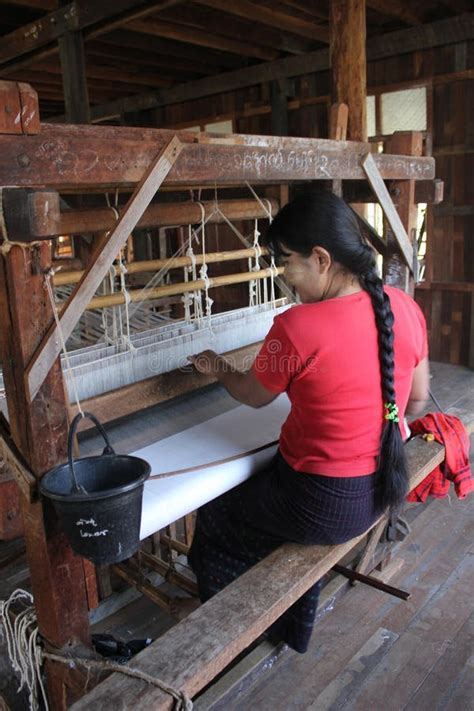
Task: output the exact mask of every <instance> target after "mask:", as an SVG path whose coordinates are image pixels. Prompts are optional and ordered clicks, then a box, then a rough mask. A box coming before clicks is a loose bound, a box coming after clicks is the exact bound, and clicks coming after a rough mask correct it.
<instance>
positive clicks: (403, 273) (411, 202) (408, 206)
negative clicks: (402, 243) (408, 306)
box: [383, 131, 423, 296]
mask: <svg viewBox="0 0 474 711" xmlns="http://www.w3.org/2000/svg"><path fill="white" fill-rule="evenodd" d="M385 150H387V151H399V152H400V153H405V154H407V155H408V154H409V155H412V156H419V155H421V153H422V150H423V141H422V135H421V133H420V132H419V131H406V132H402V131H397V132H396V133H394V134H393V136H392V138H390V139H389V141H387V143H386V146H385ZM392 190H393V196H394V197H393V200H394V203H395V205H396V214H397V216H399V221H400V223H401V224H402V225H403V231H404V233H405V234H406V235H407V236H408V240H409V244H410V247H411V249H412V252H413V257H412V262H411V265H410V264H409V263H407V266H408V267H409V269H407V268H406V267H405V265H404V264H402V263H401V261H400V255H399V253H398V250H397V244H396V243H397V242H399V235H398V234H397V232H396V231H395V227H394V224H393V223H392V222H391V220H390V219H389V225H390V229H387V247H388V250H389V256H388V257H387V258H385V259H384V265H383V274H384V280H385V282H386V283H387V284H390V285H392V286H398V287H399V288H403V290H404V291H407V292H408V293H410V294H411V295H412V296H413V294H414V284H415V282H416V281H418V270H417V267H418V260H417V252H416V226H417V218H418V211H417V207H416V203H415V184H414V183H413V181H411V180H410V181H409V180H404V181H402V182H397V183H395V184H394V185H393V186H392ZM387 218H388V215H387ZM404 259H405V261H406V259H407V256H406V255H405V254H404ZM411 274H413V275H414V278H411Z"/></svg>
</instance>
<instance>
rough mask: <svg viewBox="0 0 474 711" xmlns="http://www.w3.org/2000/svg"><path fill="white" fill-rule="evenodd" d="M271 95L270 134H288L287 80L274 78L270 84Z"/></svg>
mask: <svg viewBox="0 0 474 711" xmlns="http://www.w3.org/2000/svg"><path fill="white" fill-rule="evenodd" d="M270 91H271V97H272V103H271V106H272V135H273V136H287V135H288V80H286V79H282V80H276V81H272V82H271V84H270Z"/></svg>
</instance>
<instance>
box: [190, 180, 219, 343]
mask: <svg viewBox="0 0 474 711" xmlns="http://www.w3.org/2000/svg"><path fill="white" fill-rule="evenodd" d="M215 200H216V207H217V194H216V197H215ZM195 204H197V205H199V207H200V208H201V235H202V237H201V239H202V266H201V269H200V270H199V276H200V278H201V279H202V280H203V282H204V294H205V296H204V301H205V304H206V317H207V326H208V328H209V331H210V333H211V335H212V320H211V318H212V304H213V303H214V300H213V299H211V297H210V296H209V287H210V284H211V282H210V280H209V276H208V274H207V264H206V229H205V228H206V210H205V209H204V205H203V204H202V203H201V202H197V203H195ZM217 209H218V208H217Z"/></svg>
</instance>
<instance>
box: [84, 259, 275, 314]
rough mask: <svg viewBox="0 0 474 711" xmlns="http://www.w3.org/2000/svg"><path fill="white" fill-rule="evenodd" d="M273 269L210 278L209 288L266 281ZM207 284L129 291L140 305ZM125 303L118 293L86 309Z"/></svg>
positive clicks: (98, 299) (100, 298)
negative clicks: (260, 280) (142, 302)
mask: <svg viewBox="0 0 474 711" xmlns="http://www.w3.org/2000/svg"><path fill="white" fill-rule="evenodd" d="M272 271H273V270H272V269H271V268H269V269H260V271H258V272H241V273H239V274H225V275H223V276H218V277H210V278H209V283H208V288H209V289H214V288H216V287H218V286H228V285H229V284H242V283H244V282H247V281H253V280H254V279H266V278H268V277H271V276H272ZM283 271H284V270H283V267H278V268H277V269H276V270H275V272H274V273H275V275H276V274H282V273H283ZM205 287H206V282H205V281H204V279H197V280H196V281H180V282H177V283H176V284H169V285H166V286H157V287H155V288H154V289H146V288H145V289H133V290H132V291H129V292H128V294H129V296H130V301H131V302H132V303H138V302H140V301H151V300H153V299H159V298H161V297H163V296H172V295H175V294H184V293H186V292H190V291H199V290H200V289H205ZM124 303H125V298H124V295H123V294H122V292H117V293H116V294H106V295H105V296H96V297H94V298H93V299H91V301H90V302H89V303H88V304H87V306H85V307H84V310H85V311H90V310H91V309H103V308H107V307H109V306H118V305H120V304H124Z"/></svg>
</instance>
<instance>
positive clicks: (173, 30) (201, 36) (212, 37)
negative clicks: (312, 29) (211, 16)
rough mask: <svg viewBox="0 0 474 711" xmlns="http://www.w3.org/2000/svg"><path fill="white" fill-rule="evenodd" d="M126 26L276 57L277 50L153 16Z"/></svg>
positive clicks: (245, 53)
mask: <svg viewBox="0 0 474 711" xmlns="http://www.w3.org/2000/svg"><path fill="white" fill-rule="evenodd" d="M127 27H129V28H130V29H131V30H134V31H135V32H142V33H143V34H145V35H153V36H154V37H165V38H167V39H173V40H178V42H185V43H186V44H195V45H198V46H200V47H210V48H211V49H220V50H222V51H224V52H232V53H233V54H238V55H243V56H244V57H254V58H255V59H264V60H266V61H268V60H272V59H276V58H277V57H278V52H277V51H275V50H272V49H268V48H266V47H257V46H255V45H254V44H250V43H248V42H241V41H240V40H235V39H231V38H229V37H224V36H223V35H218V34H215V33H212V32H205V31H203V30H198V29H194V28H193V29H192V30H191V29H190V28H189V27H186V26H184V25H178V24H175V23H173V22H164V21H163V20H158V19H154V18H148V19H147V20H134V21H133V22H129V23H127Z"/></svg>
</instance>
